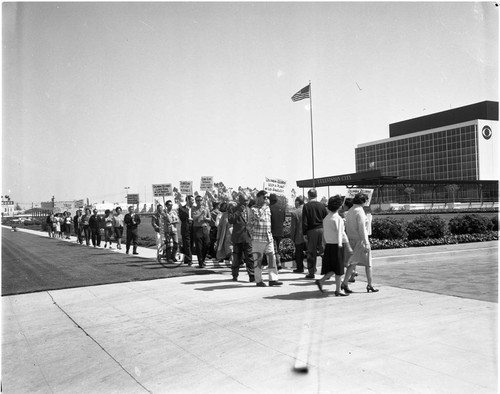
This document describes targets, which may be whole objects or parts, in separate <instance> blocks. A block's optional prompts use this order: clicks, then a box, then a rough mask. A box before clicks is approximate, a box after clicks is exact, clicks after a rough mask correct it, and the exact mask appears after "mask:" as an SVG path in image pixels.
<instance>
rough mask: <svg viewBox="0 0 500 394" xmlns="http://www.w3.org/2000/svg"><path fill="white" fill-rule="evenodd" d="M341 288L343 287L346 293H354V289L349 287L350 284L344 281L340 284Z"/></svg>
mask: <svg viewBox="0 0 500 394" xmlns="http://www.w3.org/2000/svg"><path fill="white" fill-rule="evenodd" d="M340 288H341V289H342V290H344V292H345V293H346V294H351V293H352V290H351V289H349V286H348V285H344V284H343V283H342V284H341V285H340Z"/></svg>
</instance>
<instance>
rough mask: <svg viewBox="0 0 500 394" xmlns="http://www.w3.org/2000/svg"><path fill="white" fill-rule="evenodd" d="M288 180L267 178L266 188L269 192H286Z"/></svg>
mask: <svg viewBox="0 0 500 394" xmlns="http://www.w3.org/2000/svg"><path fill="white" fill-rule="evenodd" d="M285 187H286V181H284V180H282V179H278V178H267V177H266V180H265V182H264V190H265V191H266V192H269V193H275V194H281V195H283V194H285Z"/></svg>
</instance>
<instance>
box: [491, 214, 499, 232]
mask: <svg viewBox="0 0 500 394" xmlns="http://www.w3.org/2000/svg"><path fill="white" fill-rule="evenodd" d="M491 230H492V231H498V216H494V217H492V218H491Z"/></svg>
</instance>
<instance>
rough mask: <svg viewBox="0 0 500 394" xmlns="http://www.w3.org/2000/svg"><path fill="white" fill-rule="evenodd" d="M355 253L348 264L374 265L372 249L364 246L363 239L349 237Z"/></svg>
mask: <svg viewBox="0 0 500 394" xmlns="http://www.w3.org/2000/svg"><path fill="white" fill-rule="evenodd" d="M349 243H350V244H351V248H352V250H353V254H352V256H351V258H350V259H349V262H348V265H362V266H364V267H371V266H372V251H371V249H368V250H366V249H365V248H364V246H363V241H361V240H357V239H349Z"/></svg>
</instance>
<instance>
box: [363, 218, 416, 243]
mask: <svg viewBox="0 0 500 394" xmlns="http://www.w3.org/2000/svg"><path fill="white" fill-rule="evenodd" d="M406 226H407V222H406V221H405V220H404V219H395V218H380V219H374V220H373V222H372V235H371V237H372V238H377V239H387V240H393V239H404V238H406V236H407V235H408V233H407V232H406Z"/></svg>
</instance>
